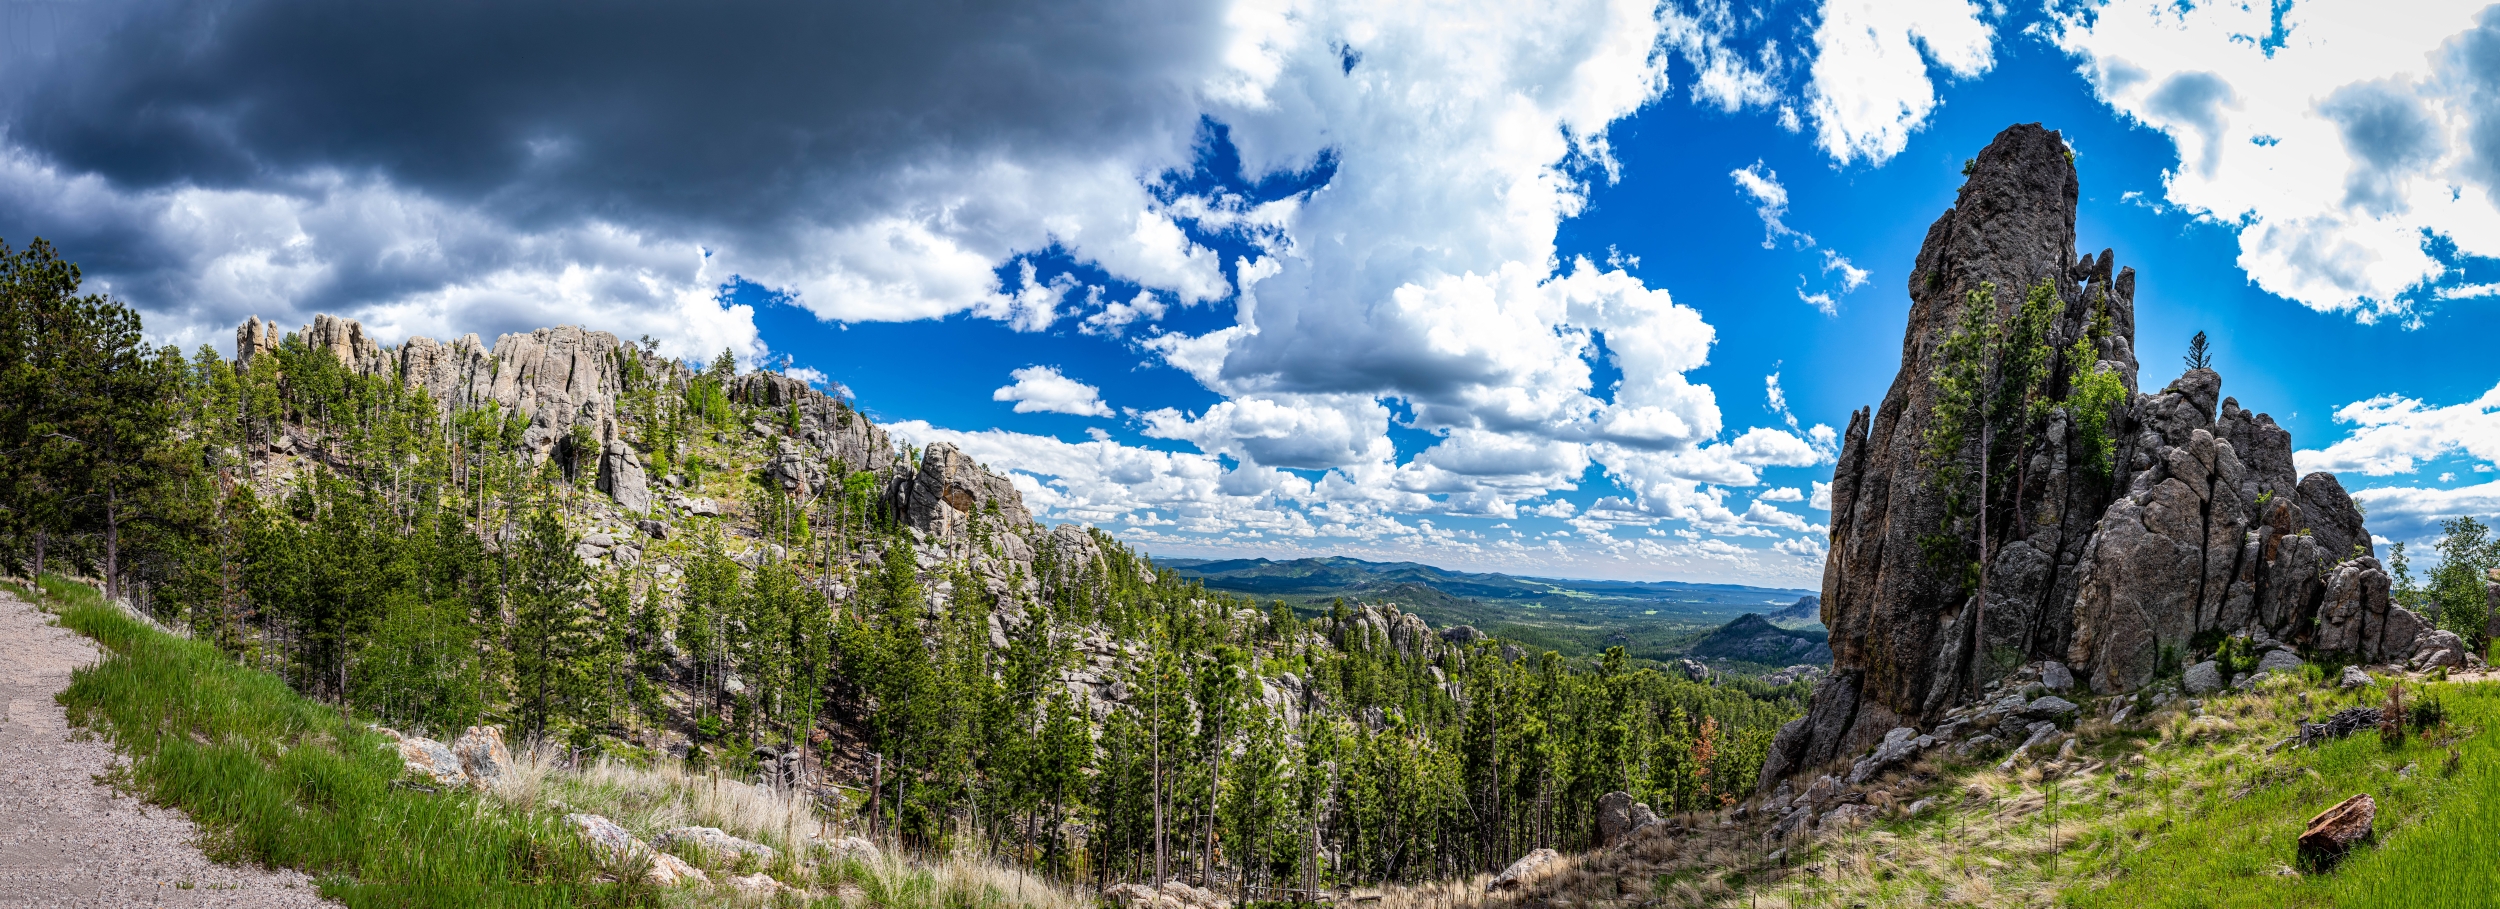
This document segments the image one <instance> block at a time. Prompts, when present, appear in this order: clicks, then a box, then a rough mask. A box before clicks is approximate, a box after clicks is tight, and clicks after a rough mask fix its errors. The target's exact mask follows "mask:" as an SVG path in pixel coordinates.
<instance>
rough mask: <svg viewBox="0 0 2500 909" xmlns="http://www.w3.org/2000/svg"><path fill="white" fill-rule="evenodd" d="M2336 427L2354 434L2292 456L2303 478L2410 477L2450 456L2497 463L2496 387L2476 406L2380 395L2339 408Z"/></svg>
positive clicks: (2499, 420)
mask: <svg viewBox="0 0 2500 909" xmlns="http://www.w3.org/2000/svg"><path fill="white" fill-rule="evenodd" d="M2335 422H2337V423H2345V424H2351V425H2352V427H2353V429H2352V430H2351V431H2350V432H2347V433H2346V434H2345V435H2344V437H2343V438H2341V439H2338V440H2336V441H2335V442H2334V443H2333V444H2330V445H2328V446H2327V447H2325V448H2323V449H2303V450H2300V451H2296V452H2293V460H2294V461H2295V462H2296V463H2298V464H2299V466H2300V470H2301V471H2302V472H2304V473H2306V472H2308V471H2312V470H2333V471H2352V472H2357V473H2361V474H2364V475H2367V476H2374V477H2383V476H2389V475H2393V474H2405V473H2412V472H2414V471H2415V470H2416V469H2418V468H2419V467H2420V466H2421V465H2422V463H2423V462H2426V461H2433V460H2437V459H2439V458H2443V457H2447V456H2451V455H2464V456H2466V457H2470V458H2473V459H2475V460H2478V461H2482V462H2484V463H2486V464H2489V463H2495V462H2500V386H2493V387H2492V389H2491V390H2489V391H2486V392H2483V393H2482V395H2481V396H2479V397H2477V398H2475V399H2474V400H2471V401H2467V402H2465V403H2462V404H2450V405H2447V406H2444V407H2431V406H2427V405H2425V404H2423V403H2422V402H2421V401H2420V400H2419V399H2415V398H2407V397H2402V396H2399V395H2380V396H2378V397H2374V398H2370V399H2367V400H2363V401H2355V402H2353V403H2351V404H2346V405H2344V406H2343V407H2340V408H2337V409H2336V411H2335Z"/></svg>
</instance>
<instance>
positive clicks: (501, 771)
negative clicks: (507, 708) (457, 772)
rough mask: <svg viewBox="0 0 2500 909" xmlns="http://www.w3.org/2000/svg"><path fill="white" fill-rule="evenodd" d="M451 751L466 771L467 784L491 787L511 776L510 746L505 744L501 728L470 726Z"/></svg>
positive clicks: (454, 740) (452, 745) (453, 742)
mask: <svg viewBox="0 0 2500 909" xmlns="http://www.w3.org/2000/svg"><path fill="white" fill-rule="evenodd" d="M451 751H452V753H453V754H456V755H459V756H460V766H461V768H462V769H464V770H467V771H468V774H469V784H470V785H472V786H475V787H477V788H479V789H493V788H495V787H496V786H497V785H499V784H501V783H503V782H504V781H505V780H507V779H510V778H511V777H512V749H510V748H506V747H504V743H503V727H501V726H471V727H469V728H467V729H465V730H462V731H461V733H460V737H459V738H457V739H453V740H452V743H451Z"/></svg>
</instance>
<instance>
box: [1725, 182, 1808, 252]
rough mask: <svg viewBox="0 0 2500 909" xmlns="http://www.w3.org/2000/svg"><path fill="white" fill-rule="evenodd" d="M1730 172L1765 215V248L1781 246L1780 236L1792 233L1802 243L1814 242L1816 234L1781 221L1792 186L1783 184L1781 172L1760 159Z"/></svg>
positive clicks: (1759, 213) (1758, 211)
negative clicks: (1801, 230)
mask: <svg viewBox="0 0 2500 909" xmlns="http://www.w3.org/2000/svg"><path fill="white" fill-rule="evenodd" d="M1727 175H1728V176H1729V177H1730V178H1732V179H1734V180H1735V181H1736V188H1737V189H1738V190H1740V191H1742V192H1743V193H1744V194H1745V195H1746V196H1748V197H1751V198H1752V199H1753V205H1754V209H1753V213H1754V215H1755V216H1756V217H1759V218H1761V219H1762V248H1763V249H1774V248H1777V247H1778V246H1779V238H1781V237H1789V236H1794V237H1797V238H1798V240H1797V242H1798V245H1801V246H1812V245H1814V238H1813V237H1812V236H1809V235H1806V234H1800V233H1798V232H1796V231H1795V230H1792V229H1790V228H1789V226H1788V225H1787V224H1784V223H1781V221H1780V219H1781V218H1783V217H1786V216H1787V214H1788V188H1787V187H1784V186H1781V185H1780V176H1779V174H1778V173H1777V172H1774V171H1772V170H1771V169H1770V168H1767V167H1764V166H1762V162H1761V161H1759V160H1756V161H1755V162H1754V163H1753V164H1752V166H1750V167H1746V168H1744V169H1742V170H1732V171H1728V172H1727Z"/></svg>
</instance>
